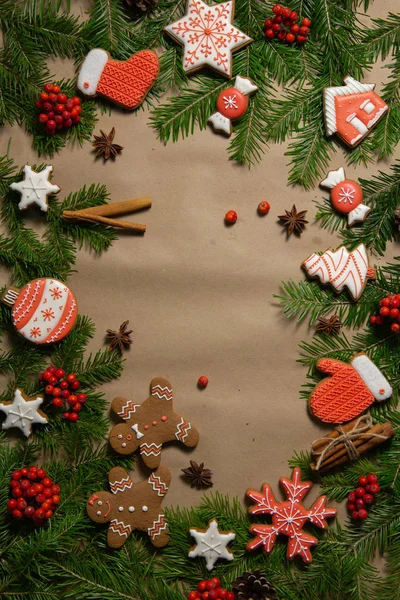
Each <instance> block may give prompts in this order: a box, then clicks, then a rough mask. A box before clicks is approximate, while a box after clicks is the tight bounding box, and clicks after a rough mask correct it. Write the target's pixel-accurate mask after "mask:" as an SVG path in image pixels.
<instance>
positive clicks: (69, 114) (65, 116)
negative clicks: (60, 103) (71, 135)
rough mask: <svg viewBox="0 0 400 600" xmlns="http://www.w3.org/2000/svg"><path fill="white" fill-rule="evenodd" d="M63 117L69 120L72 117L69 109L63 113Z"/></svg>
mask: <svg viewBox="0 0 400 600" xmlns="http://www.w3.org/2000/svg"><path fill="white" fill-rule="evenodd" d="M62 118H63V120H64V121H68V119H70V118H71V113H70V112H68V110H64V112H63V114H62Z"/></svg>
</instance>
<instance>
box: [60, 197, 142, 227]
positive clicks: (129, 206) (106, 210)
mask: <svg viewBox="0 0 400 600" xmlns="http://www.w3.org/2000/svg"><path fill="white" fill-rule="evenodd" d="M150 206H151V199H150V198H137V199H136V200H122V201H121V202H113V203H112V204H102V205H101V206H92V207H90V208H83V209H81V210H64V211H63V213H62V216H63V218H64V219H67V220H74V221H86V222H88V223H102V224H103V225H108V226H109V227H117V228H119V229H129V230H130V231H136V232H138V233H144V232H145V231H146V225H142V224H141V223H132V222H131V221H122V220H121V219H114V218H112V217H116V216H119V215H123V214H127V213H130V212H136V211H138V210H142V209H144V208H150Z"/></svg>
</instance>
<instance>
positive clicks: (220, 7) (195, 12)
mask: <svg viewBox="0 0 400 600" xmlns="http://www.w3.org/2000/svg"><path fill="white" fill-rule="evenodd" d="M233 17H234V2H233V0H231V1H230V2H221V3H220V4H214V6H208V4H205V3H204V2H203V1H202V0H188V2H187V5H186V14H185V15H184V16H183V17H182V18H181V19H179V20H178V21H175V23H172V24H171V25H168V26H167V27H165V29H164V31H165V32H166V33H168V35H170V36H171V37H172V38H173V39H174V40H175V41H176V42H178V43H179V44H181V45H182V46H183V48H184V53H183V70H184V71H185V73H187V74H189V73H194V72H195V71H198V70H199V69H202V68H203V67H210V68H211V69H213V70H214V71H216V72H217V73H219V74H220V75H224V77H228V79H229V78H230V77H232V52H235V51H236V50H239V49H240V48H243V46H247V44H250V43H251V42H252V41H253V40H252V39H251V38H250V37H248V36H247V35H246V34H245V33H243V32H242V31H240V29H238V28H237V27H235V25H234V24H233Z"/></svg>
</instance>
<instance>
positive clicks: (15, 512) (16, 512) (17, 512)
mask: <svg viewBox="0 0 400 600" xmlns="http://www.w3.org/2000/svg"><path fill="white" fill-rule="evenodd" d="M12 514H13V517H15V518H16V519H23V518H24V514H23V513H22V512H21V511H20V510H18V508H15V509H14V510H13V511H12Z"/></svg>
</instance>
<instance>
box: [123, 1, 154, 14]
mask: <svg viewBox="0 0 400 600" xmlns="http://www.w3.org/2000/svg"><path fill="white" fill-rule="evenodd" d="M157 2H158V0H124V3H125V5H126V6H129V8H136V9H137V10H138V11H142V12H150V11H151V10H153V8H155V7H156V6H157Z"/></svg>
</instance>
